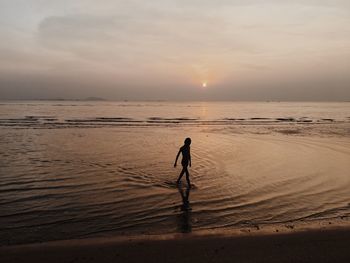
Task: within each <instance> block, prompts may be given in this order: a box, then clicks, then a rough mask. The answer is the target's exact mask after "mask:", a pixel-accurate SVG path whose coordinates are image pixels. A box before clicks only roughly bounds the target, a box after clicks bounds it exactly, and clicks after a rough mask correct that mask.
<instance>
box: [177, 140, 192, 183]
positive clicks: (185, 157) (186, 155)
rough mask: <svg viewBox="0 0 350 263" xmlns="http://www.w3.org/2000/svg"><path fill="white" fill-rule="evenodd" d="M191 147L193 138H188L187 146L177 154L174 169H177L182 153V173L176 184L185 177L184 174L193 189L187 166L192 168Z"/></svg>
mask: <svg viewBox="0 0 350 263" xmlns="http://www.w3.org/2000/svg"><path fill="white" fill-rule="evenodd" d="M190 145H191V138H186V140H185V144H184V145H183V146H182V147H181V148H180V150H179V152H178V153H177V155H176V159H175V163H174V167H176V163H177V159H178V158H179V155H180V153H182V161H181V164H182V171H181V173H180V175H179V178H178V179H177V181H176V183H177V184H179V183H180V180H181V178H182V176H183V175H184V173H186V181H187V184H188V187H189V188H191V183H190V173H189V172H188V169H187V166H188V165H190V167H191V152H190Z"/></svg>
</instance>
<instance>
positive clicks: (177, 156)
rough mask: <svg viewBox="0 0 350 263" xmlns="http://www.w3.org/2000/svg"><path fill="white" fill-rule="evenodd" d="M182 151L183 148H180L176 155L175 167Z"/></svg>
mask: <svg viewBox="0 0 350 263" xmlns="http://www.w3.org/2000/svg"><path fill="white" fill-rule="evenodd" d="M180 152H181V149H180V150H179V152H178V153H177V155H176V159H175V163H174V167H176V163H177V159H178V158H179V155H180Z"/></svg>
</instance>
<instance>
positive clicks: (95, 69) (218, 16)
mask: <svg viewBox="0 0 350 263" xmlns="http://www.w3.org/2000/svg"><path fill="white" fill-rule="evenodd" d="M0 36H1V41H0V99H40V98H58V97H61V98H85V97H89V96H98V97H104V98H107V99H116V100H118V99H129V100H133V99H135V100H143V99H145V100H149V99H169V100H181V99H186V100H221V99H224V100H350V1H349V0H329V1H326V0H293V1H292V0H291V1H286V0H261V1H259V0H221V1H220V0H216V1H214V0H173V1H170V0H149V1H145V0H139V1H137V0H125V1H121V0H119V1H117V0H99V1H97V0H94V1H92V0H75V1H74V0H57V1H55V0H0ZM203 83H207V87H203Z"/></svg>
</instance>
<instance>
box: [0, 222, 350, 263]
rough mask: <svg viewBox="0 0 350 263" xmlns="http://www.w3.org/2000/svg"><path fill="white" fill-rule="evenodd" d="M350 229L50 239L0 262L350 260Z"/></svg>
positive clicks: (12, 250) (6, 253)
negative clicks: (51, 240)
mask: <svg viewBox="0 0 350 263" xmlns="http://www.w3.org/2000/svg"><path fill="white" fill-rule="evenodd" d="M349 243H350V229H349V227H348V226H347V227H346V226H343V227H327V228H318V229H308V230H305V229H304V230H297V231H295V230H289V231H284V232H275V233H272V232H266V231H261V232H258V231H255V232H247V231H244V232H242V231H235V232H232V231H228V232H223V231H220V232H204V233H203V232H202V233H196V234H169V235H148V236H138V237H111V238H95V239H83V240H67V241H53V242H47V243H38V244H30V245H19V246H7V247H6V246H5V247H1V248H0V258H1V262H3V263H9V262H16V263H20V262H35V263H40V262H50V263H55V262H318V263H319V262H350V251H349Z"/></svg>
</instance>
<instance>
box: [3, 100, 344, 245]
mask: <svg viewBox="0 0 350 263" xmlns="http://www.w3.org/2000/svg"><path fill="white" fill-rule="evenodd" d="M187 137H190V138H191V139H192V144H191V157H192V158H191V159H192V165H191V167H189V173H190V180H191V185H192V186H191V188H189V187H188V186H187V183H186V180H185V178H183V179H182V182H181V184H180V185H177V184H176V183H175V182H176V180H177V178H178V175H179V173H180V171H181V168H182V167H181V157H180V160H179V161H178V165H177V167H174V161H175V157H176V154H177V153H178V151H179V148H180V147H181V146H182V145H183V143H184V140H185V138H187ZM349 189H350V102H170V101H115V102H114V101H0V237H1V238H0V245H13V244H27V243H37V242H45V241H52V240H64V239H80V238H90V237H101V236H102V237H108V236H135V235H159V234H169V233H170V234H171V233H184V234H186V233H195V232H198V231H202V230H223V231H224V230H226V229H245V228H251V227H259V226H266V225H274V224H288V225H291V224H294V223H296V222H306V223H308V222H315V221H317V220H327V221H329V222H330V223H331V222H333V220H346V219H350V191H349ZM349 222H350V221H349Z"/></svg>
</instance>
